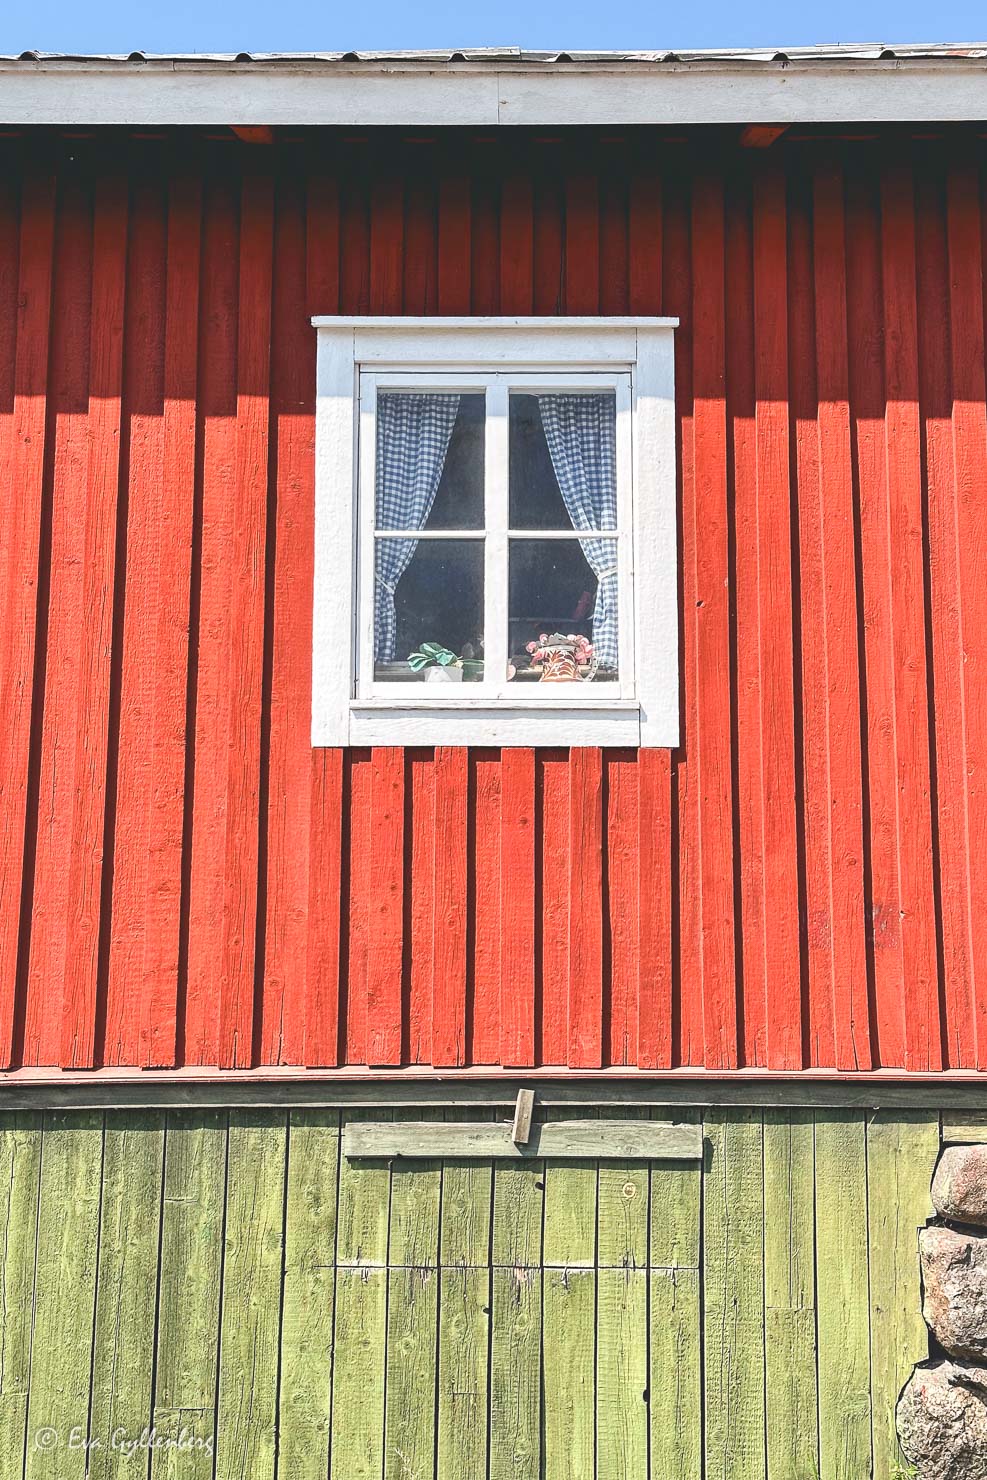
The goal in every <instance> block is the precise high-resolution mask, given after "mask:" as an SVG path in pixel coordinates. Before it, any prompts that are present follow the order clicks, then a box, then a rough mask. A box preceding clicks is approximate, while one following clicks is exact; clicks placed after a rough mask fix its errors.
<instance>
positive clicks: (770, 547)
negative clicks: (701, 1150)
mask: <svg viewBox="0 0 987 1480" xmlns="http://www.w3.org/2000/svg"><path fill="white" fill-rule="evenodd" d="M786 215H787V212H786V202H785V182H784V176H783V175H782V174H781V172H780V171H776V170H774V169H772V170H770V171H768V172H766V173H763V174H761V175H760V176H759V177H758V180H757V182H756V184H755V187H754V334H755V353H754V390H755V395H756V398H757V410H756V439H757V536H756V552H757V553H756V560H757V584H758V636H759V651H758V688H757V694H758V701H759V726H758V738H759V747H758V749H759V761H760V764H759V775H758V782H759V786H758V792H759V803H760V805H759V815H760V819H761V838H762V849H763V866H762V871H761V884H762V889H763V894H762V899H761V905H760V910H761V915H762V918H763V920H764V922H765V930H764V935H763V945H764V966H763V972H764V976H763V980H764V1019H765V1031H766V1063H767V1067H768V1068H769V1069H799V1068H801V1067H802V1016H801V994H800V993H798V992H796V991H793V984H794V983H795V982H797V981H798V980H799V975H800V961H799V899H798V850H797V842H796V826H795V701H794V690H793V683H794V667H793V654H792V612H793V608H792V562H791V496H790V490H789V412H788V324H787V302H786V298H787V278H786V251H787V243H786V228H787V220H786ZM739 558H742V559H747V558H748V556H747V552H746V551H745V552H744V553H743V554H742V555H740V556H739ZM745 930H746V922H745Z"/></svg>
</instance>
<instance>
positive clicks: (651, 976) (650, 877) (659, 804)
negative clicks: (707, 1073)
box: [637, 750, 673, 1069]
mask: <svg viewBox="0 0 987 1480" xmlns="http://www.w3.org/2000/svg"><path fill="white" fill-rule="evenodd" d="M637 785H638V839H637V865H638V985H637V1066H638V1068H639V1069H670V1068H671V1067H672V981H673V973H672V898H673V896H672V828H671V806H672V788H671V758H670V756H669V753H668V751H667V750H642V751H639V752H638V757H637Z"/></svg>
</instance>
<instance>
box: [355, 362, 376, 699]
mask: <svg viewBox="0 0 987 1480" xmlns="http://www.w3.org/2000/svg"><path fill="white" fill-rule="evenodd" d="M376 475H377V385H376V381H375V380H374V379H373V377H372V376H369V375H364V376H361V382H360V494H359V520H358V530H359V535H358V538H359V546H358V555H359V565H360V568H359V589H360V605H359V612H358V618H357V634H356V650H357V683H356V691H357V693H358V694H360V695H361V696H364V697H365V696H366V695H368V694H370V693H371V692H372V691H373V681H374V602H375V600H376V594H377V593H376V587H375V585H374V529H375V527H376V524H377V507H376V505H377V491H376Z"/></svg>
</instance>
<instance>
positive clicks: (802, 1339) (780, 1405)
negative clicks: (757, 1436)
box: [764, 1110, 828, 1480]
mask: <svg viewBox="0 0 987 1480" xmlns="http://www.w3.org/2000/svg"><path fill="white" fill-rule="evenodd" d="M813 1142H814V1130H813V1120H812V1113H811V1111H805V1112H803V1111H798V1110H766V1111H765V1112H764V1356H765V1401H766V1405H767V1406H766V1425H765V1435H766V1439H767V1459H768V1474H769V1476H770V1477H771V1480H796V1477H797V1476H801V1475H812V1474H818V1473H819V1442H818V1433H817V1425H816V1312H815V1246H814V1240H815V1223H814V1218H813V1182H814V1171H815V1167H814V1154H815V1153H814V1145H813ZM821 1252H822V1257H823V1259H826V1258H827V1257H828V1256H827V1254H826V1251H825V1250H823V1251H821Z"/></svg>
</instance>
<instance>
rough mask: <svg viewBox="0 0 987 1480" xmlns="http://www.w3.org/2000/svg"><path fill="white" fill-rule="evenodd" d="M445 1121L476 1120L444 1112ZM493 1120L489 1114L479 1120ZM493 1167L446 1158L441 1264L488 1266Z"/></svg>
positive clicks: (465, 1113) (469, 1113) (470, 1113)
mask: <svg viewBox="0 0 987 1480" xmlns="http://www.w3.org/2000/svg"><path fill="white" fill-rule="evenodd" d="M445 1118H446V1120H475V1119H476V1118H477V1115H476V1112H475V1111H470V1110H467V1109H462V1110H460V1109H456V1110H447V1111H446V1112H445ZM480 1118H481V1119H493V1114H492V1112H487V1113H486V1114H483V1115H481V1116H480ZM493 1175H494V1173H493V1163H492V1162H487V1161H477V1160H474V1159H472V1158H464V1159H463V1160H461V1161H457V1160H456V1159H455V1158H452V1157H447V1158H446V1159H445V1161H444V1162H443V1165H442V1237H441V1248H440V1262H441V1264H442V1265H443V1267H445V1266H446V1265H452V1266H457V1267H461V1268H467V1269H479V1268H481V1267H482V1268H486V1266H487V1265H488V1264H489V1263H490V1248H491V1243H490V1232H491V1215H492V1207H491V1205H492V1202H493Z"/></svg>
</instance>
